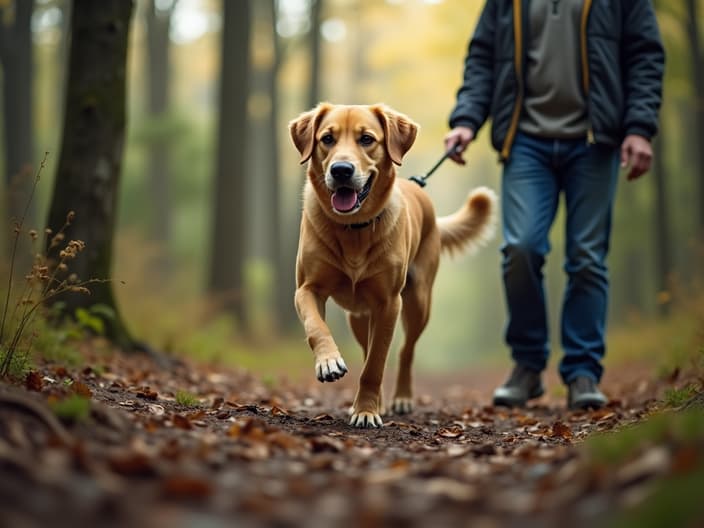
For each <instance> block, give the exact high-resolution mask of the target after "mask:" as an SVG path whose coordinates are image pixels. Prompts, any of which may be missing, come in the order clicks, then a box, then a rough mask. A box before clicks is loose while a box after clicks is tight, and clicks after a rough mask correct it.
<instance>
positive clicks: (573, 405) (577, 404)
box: [567, 398, 608, 411]
mask: <svg viewBox="0 0 704 528" xmlns="http://www.w3.org/2000/svg"><path fill="white" fill-rule="evenodd" d="M607 403H608V402H607V401H605V400H603V399H601V398H584V399H582V400H577V401H574V402H570V403H568V405H567V407H568V408H569V409H570V410H571V411H588V410H590V409H592V410H596V409H601V408H602V407H604V406H605V405H606V404H607Z"/></svg>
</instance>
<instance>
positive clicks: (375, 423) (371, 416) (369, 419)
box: [350, 411, 384, 428]
mask: <svg viewBox="0 0 704 528" xmlns="http://www.w3.org/2000/svg"><path fill="white" fill-rule="evenodd" d="M350 425H351V426H353V427H370V428H374V427H382V426H383V425H384V422H382V421H381V416H379V415H378V414H377V413H372V412H366V411H361V412H356V413H354V414H353V415H352V418H350Z"/></svg>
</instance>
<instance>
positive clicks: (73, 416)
mask: <svg viewBox="0 0 704 528" xmlns="http://www.w3.org/2000/svg"><path fill="white" fill-rule="evenodd" d="M49 406H50V407H51V410H52V411H53V412H54V414H55V415H56V416H58V417H59V418H61V419H62V420H66V421H71V422H83V421H85V420H86V419H87V418H88V417H89V416H90V399H89V398H85V397H83V396H79V395H78V394H71V395H70V396H68V397H66V398H64V399H63V400H58V401H55V402H50V403H49Z"/></svg>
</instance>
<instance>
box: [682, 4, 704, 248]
mask: <svg viewBox="0 0 704 528" xmlns="http://www.w3.org/2000/svg"><path fill="white" fill-rule="evenodd" d="M685 5H686V14H687V16H686V17H685V20H684V25H685V30H686V33H687V40H688V46H687V48H688V49H689V52H690V58H691V61H692V62H691V68H690V69H691V71H692V85H693V94H692V98H693V101H694V109H693V110H694V112H693V114H694V123H695V124H694V126H695V129H694V136H695V137H697V138H699V139H700V141H701V139H702V138H704V52H703V51H702V42H701V38H700V33H699V26H698V25H697V24H698V22H699V13H698V7H697V0H686V2H685ZM693 155H694V163H695V171H694V174H696V175H697V178H698V182H697V183H698V186H699V187H698V189H697V194H698V196H697V202H698V203H697V209H698V212H699V217H698V218H697V228H698V235H699V236H700V237H701V236H704V149H703V148H701V145H697V146H695V148H694V153H693Z"/></svg>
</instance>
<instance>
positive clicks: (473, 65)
mask: <svg viewBox="0 0 704 528" xmlns="http://www.w3.org/2000/svg"><path fill="white" fill-rule="evenodd" d="M495 28H496V1H495V0H487V2H486V4H484V9H483V10H482V14H481V16H480V17H479V22H478V23H477V27H476V29H475V30H474V35H473V36H472V39H471V40H470V42H469V46H468V50H467V56H466V58H465V63H464V78H463V81H462V86H461V87H460V89H459V90H458V91H457V103H456V105H455V108H454V110H453V111H452V113H451V114H450V120H449V123H450V128H454V127H456V126H467V127H469V128H471V129H472V130H474V133H475V135H476V133H477V132H478V131H479V129H480V128H481V126H482V125H483V124H484V122H485V121H486V119H487V117H488V116H489V110H490V106H491V96H492V92H493V84H494V78H493V77H494V74H493V67H494V31H495Z"/></svg>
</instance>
